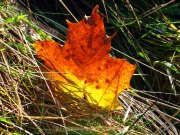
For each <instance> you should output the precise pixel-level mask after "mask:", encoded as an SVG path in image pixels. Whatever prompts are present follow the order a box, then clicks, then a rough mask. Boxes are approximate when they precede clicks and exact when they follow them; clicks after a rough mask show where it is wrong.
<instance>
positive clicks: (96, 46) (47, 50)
mask: <svg viewBox="0 0 180 135" xmlns="http://www.w3.org/2000/svg"><path fill="white" fill-rule="evenodd" d="M97 10H98V6H96V7H95V8H94V9H93V11H92V15H91V16H90V17H85V18H84V19H83V20H81V21H79V22H78V23H72V22H69V21H67V23H68V31H67V41H66V43H65V45H64V46H61V45H60V44H58V43H56V42H54V41H51V40H47V41H42V42H36V43H35V44H34V48H35V49H36V51H37V55H38V58H40V59H42V60H44V65H45V66H47V67H48V68H49V70H47V69H45V71H46V72H47V71H48V72H49V73H48V74H47V75H46V77H47V78H50V79H53V80H56V82H59V83H52V85H53V87H55V90H56V91H59V90H63V91H64V92H67V93H69V94H71V95H72V96H77V97H81V98H83V97H85V98H86V100H87V101H88V102H90V103H92V104H94V105H96V106H99V107H102V108H104V109H108V110H114V109H115V108H117V107H118V106H119V102H118V95H119V93H120V92H121V91H123V90H124V89H126V88H129V87H130V86H129V82H130V79H131V76H132V74H133V72H134V70H135V66H134V65H132V64H130V63H128V62H127V61H126V60H125V59H115V58H112V57H110V55H109V51H110V48H111V39H112V37H108V36H107V35H106V31H105V28H104V23H103V18H102V17H101V16H100V15H99V14H98V13H97ZM62 83H63V84H64V83H66V84H67V85H66V87H65V86H63V85H61V84H62Z"/></svg>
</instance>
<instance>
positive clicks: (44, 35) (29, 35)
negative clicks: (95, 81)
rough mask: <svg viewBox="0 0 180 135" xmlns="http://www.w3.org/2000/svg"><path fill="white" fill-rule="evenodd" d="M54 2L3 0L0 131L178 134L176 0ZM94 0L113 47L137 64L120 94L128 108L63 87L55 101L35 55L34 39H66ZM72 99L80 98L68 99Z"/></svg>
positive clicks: (179, 97)
mask: <svg viewBox="0 0 180 135" xmlns="http://www.w3.org/2000/svg"><path fill="white" fill-rule="evenodd" d="M26 2H27V1H26ZM45 2H48V1H45ZM55 2H56V3H55V4H56V6H59V8H57V10H55V11H53V10H52V8H51V7H50V8H49V9H48V10H47V9H46V5H43V4H42V5H43V7H44V9H43V8H42V7H41V6H39V7H38V6H34V5H38V3H35V1H32V2H30V1H29V3H28V4H27V5H25V3H24V2H23V1H19V4H21V5H19V4H17V3H12V2H8V1H4V2H0V133H1V134H17V135H18V134H29V135H31V134H73V135H74V134H87V135H90V134H93V135H94V134H112V135H114V134H119V135H123V134H132V135H133V134H134V135H137V134H138V135H141V134H169V135H172V134H175V135H178V134H179V132H180V131H179V128H180V126H179V125H178V123H180V106H179V104H180V92H179V91H178V90H179V86H180V81H179V74H180V71H179V68H180V67H179V58H180V56H179V52H180V30H179V24H180V22H179V21H178V19H177V18H176V15H177V16H178V13H177V12H176V10H177V8H178V6H179V3H175V2H174V1H151V2H147V1H143V0H140V1H129V0H125V1H118V2H117V1H111V2H107V1H104V0H102V1H98V2H95V3H94V2H93V1H92V2H85V1H79V2H80V3H78V2H76V1H74V2H72V1H69V3H68V2H67V1H66V2H62V1H55ZM97 3H98V4H99V5H100V13H101V14H102V15H103V14H104V16H105V19H104V20H105V26H106V28H107V33H108V34H109V35H110V34H112V33H113V32H115V31H117V35H116V37H115V38H114V40H113V47H112V51H111V55H113V56H115V57H124V58H126V59H128V60H129V61H130V62H131V63H134V64H136V65H137V69H136V73H135V74H134V76H133V78H132V82H131V86H132V88H131V89H129V90H126V91H124V92H123V93H121V94H120V96H119V100H120V103H121V105H122V107H123V109H122V110H115V111H113V112H107V111H105V110H100V109H98V108H96V107H94V106H92V105H89V104H88V103H86V102H85V101H83V100H81V99H74V98H73V97H70V96H69V95H67V94H65V93H62V94H63V95H64V97H62V100H61V101H57V100H56V98H55V97H54V96H53V95H52V90H51V87H50V86H49V85H48V80H47V79H46V78H44V76H43V74H42V72H41V71H40V66H42V62H41V61H39V60H38V59H36V52H35V51H34V49H33V47H32V46H31V45H32V44H33V43H34V42H35V41H38V40H44V39H50V38H52V39H54V40H56V41H58V42H61V43H62V44H63V43H64V41H65V38H66V31H67V25H66V23H65V19H66V18H68V19H69V20H71V21H74V22H76V21H78V20H80V19H82V18H83V16H84V14H85V13H86V12H85V11H87V13H86V14H88V15H90V12H91V10H92V8H93V7H94V6H95V4H97ZM68 4H70V5H71V6H69V5H68ZM72 5H73V6H72ZM83 6H85V7H87V8H85V7H83ZM60 7H61V8H60ZM142 7H143V8H142ZM56 11H57V13H56ZM67 99H68V100H71V101H73V102H76V103H79V106H75V107H74V106H71V105H70V104H69V103H68V101H67Z"/></svg>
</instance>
